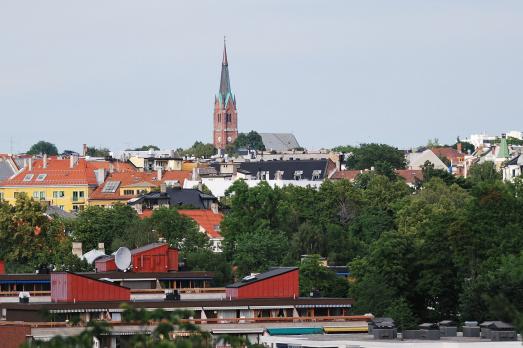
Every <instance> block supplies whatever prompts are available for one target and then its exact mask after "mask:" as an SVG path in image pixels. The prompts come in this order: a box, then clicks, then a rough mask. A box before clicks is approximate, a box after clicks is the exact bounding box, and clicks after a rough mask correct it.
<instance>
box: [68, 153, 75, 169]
mask: <svg viewBox="0 0 523 348" xmlns="http://www.w3.org/2000/svg"><path fill="white" fill-rule="evenodd" d="M74 162H75V161H74V156H73V155H71V156H69V168H71V169H73V168H74Z"/></svg>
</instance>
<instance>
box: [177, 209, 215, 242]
mask: <svg viewBox="0 0 523 348" xmlns="http://www.w3.org/2000/svg"><path fill="white" fill-rule="evenodd" d="M178 212H179V213H180V214H182V215H185V216H187V217H190V218H191V219H193V220H194V221H195V222H196V223H197V224H198V225H200V226H201V227H202V228H203V229H204V230H205V232H206V233H207V235H208V236H209V237H210V238H221V236H222V235H221V234H220V232H219V230H218V226H220V224H221V222H222V220H223V215H222V214H219V213H218V214H215V213H213V211H212V210H204V209H194V210H190V209H182V210H178Z"/></svg>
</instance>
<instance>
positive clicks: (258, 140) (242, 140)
mask: <svg viewBox="0 0 523 348" xmlns="http://www.w3.org/2000/svg"><path fill="white" fill-rule="evenodd" d="M234 148H235V149H236V150H237V149H241V148H245V149H248V150H258V151H264V150H265V145H264V144H263V140H262V137H261V135H260V134H258V132H256V131H253V130H252V131H250V132H249V133H247V134H245V133H240V134H238V137H237V138H236V140H235V141H234Z"/></svg>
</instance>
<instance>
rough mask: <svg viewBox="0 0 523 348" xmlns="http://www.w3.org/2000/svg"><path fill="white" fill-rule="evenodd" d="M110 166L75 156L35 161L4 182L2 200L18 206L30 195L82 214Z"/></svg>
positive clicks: (1, 190) (31, 160)
mask: <svg viewBox="0 0 523 348" xmlns="http://www.w3.org/2000/svg"><path fill="white" fill-rule="evenodd" d="M106 166H108V163H107V162H89V161H86V160H85V159H83V158H78V157H75V156H72V157H68V158H61V157H49V158H47V157H46V156H44V158H40V159H32V158H31V159H28V161H27V163H26V166H25V167H23V168H22V169H21V170H20V171H19V172H18V173H16V174H15V175H14V176H12V177H11V178H9V179H6V180H4V181H2V182H0V198H1V199H2V200H4V201H6V202H8V203H10V204H14V203H15V202H16V198H17V197H18V195H21V194H26V195H27V196H28V197H32V198H33V199H34V200H37V201H42V202H46V203H47V204H49V205H54V206H57V207H60V208H62V209H63V210H65V211H79V210H82V209H84V207H85V206H86V204H87V202H88V199H89V195H90V194H91V193H92V192H93V191H94V189H95V188H96V187H97V186H98V184H99V183H101V182H103V180H104V178H105V171H106V169H105V168H104V167H106ZM97 178H98V180H97Z"/></svg>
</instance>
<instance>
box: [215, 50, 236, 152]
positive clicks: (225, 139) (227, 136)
mask: <svg viewBox="0 0 523 348" xmlns="http://www.w3.org/2000/svg"><path fill="white" fill-rule="evenodd" d="M213 129H214V130H213V144H214V147H215V148H217V149H219V150H223V149H225V147H226V146H227V145H229V144H232V143H234V141H235V140H236V138H237V137H238V111H237V110H236V97H235V96H234V94H232V92H231V81H230V79H229V63H228V61H227V47H226V46H225V41H224V42H223V60H222V73H221V78H220V89H219V91H218V94H217V95H216V96H215V98H214V128H213Z"/></svg>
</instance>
